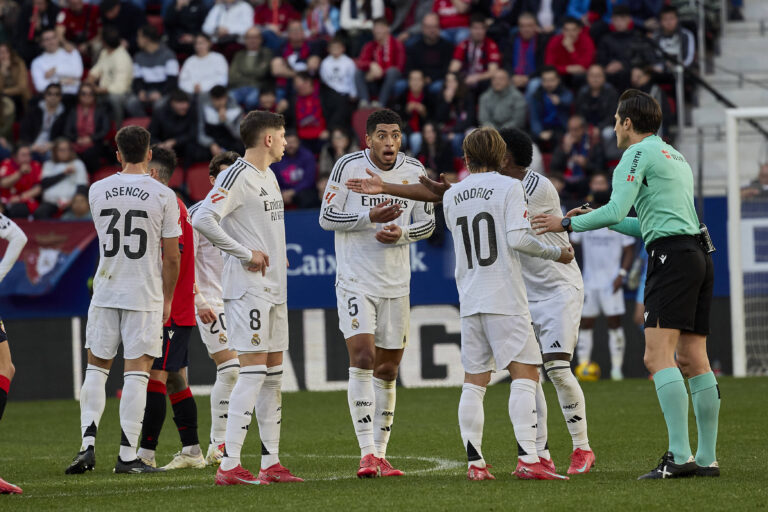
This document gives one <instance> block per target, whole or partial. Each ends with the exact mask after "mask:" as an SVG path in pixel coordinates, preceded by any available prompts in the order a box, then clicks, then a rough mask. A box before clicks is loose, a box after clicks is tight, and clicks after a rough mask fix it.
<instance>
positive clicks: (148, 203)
mask: <svg viewBox="0 0 768 512" xmlns="http://www.w3.org/2000/svg"><path fill="white" fill-rule="evenodd" d="M88 199H89V202H90V204H91V214H92V215H93V223H94V224H95V225H96V233H97V234H98V235H99V252H100V255H101V260H100V261H99V268H98V269H97V270H96V275H95V276H94V278H93V298H92V299H91V302H92V303H93V304H94V305H96V306H101V307H105V308H118V309H129V310H132V311H156V310H157V309H158V308H160V309H162V307H163V276H162V269H163V259H162V251H161V242H162V240H161V239H163V238H175V237H178V236H181V226H179V205H178V203H177V202H176V193H175V192H174V191H173V190H171V189H170V188H168V187H166V186H165V185H163V184H162V183H160V182H159V181H156V180H154V179H152V177H151V176H150V175H149V174H123V173H120V172H118V173H117V174H114V175H112V176H109V177H107V178H104V179H103V180H100V181H97V182H96V183H94V184H93V185H91V189H90V191H89V193H88Z"/></svg>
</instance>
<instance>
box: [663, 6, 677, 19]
mask: <svg viewBox="0 0 768 512" xmlns="http://www.w3.org/2000/svg"><path fill="white" fill-rule="evenodd" d="M670 13H672V14H674V15H675V16H679V13H678V12H677V7H675V6H674V5H665V6H664V7H662V8H661V10H660V11H659V18H661V17H662V16H663V15H665V14H670Z"/></svg>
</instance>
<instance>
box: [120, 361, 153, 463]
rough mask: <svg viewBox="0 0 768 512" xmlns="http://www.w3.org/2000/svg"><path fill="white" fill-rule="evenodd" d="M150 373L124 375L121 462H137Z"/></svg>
mask: <svg viewBox="0 0 768 512" xmlns="http://www.w3.org/2000/svg"><path fill="white" fill-rule="evenodd" d="M148 383H149V373H147V372H125V373H124V374H123V396H122V397H121V398H120V428H122V429H123V436H122V438H121V440H120V460H122V461H123V462H131V461H133V460H136V445H138V444H139V436H140V435H141V423H142V421H144V408H145V407H146V405H147V384H148Z"/></svg>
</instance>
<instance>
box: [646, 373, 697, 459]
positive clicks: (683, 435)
mask: <svg viewBox="0 0 768 512" xmlns="http://www.w3.org/2000/svg"><path fill="white" fill-rule="evenodd" d="M653 383H654V385H655V386H656V395H657V396H658V397H659V404H660V405H661V410H662V412H663V413H664V421H665V422H666V423H667V433H668V434H669V451H670V452H672V454H673V455H674V456H675V464H685V463H686V462H688V459H689V458H690V457H691V444H690V441H689V439H688V391H687V390H686V389H685V383H684V382H683V374H681V373H680V370H679V369H678V368H677V367H674V368H664V369H663V370H659V371H658V372H656V373H654V374H653Z"/></svg>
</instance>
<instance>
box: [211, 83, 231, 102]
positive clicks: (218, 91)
mask: <svg viewBox="0 0 768 512" xmlns="http://www.w3.org/2000/svg"><path fill="white" fill-rule="evenodd" d="M208 94H210V96H211V99H216V100H220V99H221V98H226V97H227V88H226V87H224V86H223V85H214V86H213V87H212V88H211V91H210V92H209V93H208Z"/></svg>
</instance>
